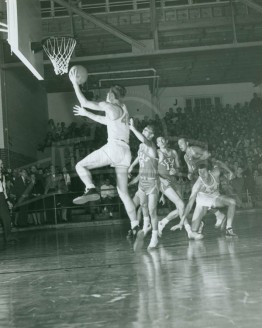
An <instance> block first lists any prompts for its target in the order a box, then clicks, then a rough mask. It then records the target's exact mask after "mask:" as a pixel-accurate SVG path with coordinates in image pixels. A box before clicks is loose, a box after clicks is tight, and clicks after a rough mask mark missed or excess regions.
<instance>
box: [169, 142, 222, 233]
mask: <svg viewBox="0 0 262 328" xmlns="http://www.w3.org/2000/svg"><path fill="white" fill-rule="evenodd" d="M178 146H179V148H180V150H181V151H182V152H184V153H185V154H184V159H185V162H186V164H187V168H188V175H187V177H188V179H189V180H190V181H191V183H192V186H193V184H194V183H195V181H196V179H197V178H198V172H197V167H198V164H200V163H203V162H207V160H210V156H211V154H210V152H209V151H207V150H206V149H203V148H201V147H199V146H190V145H189V142H188V140H187V138H184V137H183V138H179V139H178ZM215 216H216V224H215V227H216V228H221V227H222V226H223V223H224V222H225V220H226V217H225V215H224V213H222V212H221V211H219V210H217V211H215ZM202 228H203V222H202V227H201V228H200V232H201V230H202ZM174 229H175V227H174Z"/></svg>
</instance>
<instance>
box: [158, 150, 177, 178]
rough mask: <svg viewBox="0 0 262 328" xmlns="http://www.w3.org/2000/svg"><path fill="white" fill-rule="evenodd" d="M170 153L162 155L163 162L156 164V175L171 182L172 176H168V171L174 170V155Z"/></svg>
mask: <svg viewBox="0 0 262 328" xmlns="http://www.w3.org/2000/svg"><path fill="white" fill-rule="evenodd" d="M161 153H162V152H161ZM170 153H171V154H170V155H168V154H164V153H162V156H163V160H162V161H161V162H160V163H158V173H159V175H160V176H161V177H162V178H164V179H168V180H171V179H172V180H173V179H174V176H173V175H170V174H169V171H170V170H171V169H175V168H176V162H175V155H174V153H173V152H170Z"/></svg>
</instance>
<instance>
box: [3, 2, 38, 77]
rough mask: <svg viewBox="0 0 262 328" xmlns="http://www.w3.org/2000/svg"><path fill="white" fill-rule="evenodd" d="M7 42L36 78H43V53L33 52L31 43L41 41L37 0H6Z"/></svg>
mask: <svg viewBox="0 0 262 328" xmlns="http://www.w3.org/2000/svg"><path fill="white" fill-rule="evenodd" d="M6 6H7V25H8V43H9V44H10V46H11V51H12V52H13V53H14V54H15V55H16V56H17V57H18V58H19V59H20V60H21V61H22V62H23V63H24V64H25V65H26V66H27V67H28V69H29V70H30V71H31V72H32V73H33V74H34V75H35V76H36V78H37V79H38V80H43V79H44V64H43V53H42V51H40V52H35V53H34V52H33V51H32V50H31V44H32V43H38V42H41V41H42V22H41V9H40V1H39V0H7V3H6Z"/></svg>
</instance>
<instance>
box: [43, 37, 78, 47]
mask: <svg viewBox="0 0 262 328" xmlns="http://www.w3.org/2000/svg"><path fill="white" fill-rule="evenodd" d="M62 38H65V39H68V40H70V39H71V40H75V41H76V39H75V38H74V37H73V36H70V35H58V36H55V35H51V36H48V37H46V38H44V39H43V40H42V41H41V44H42V45H44V44H45V43H46V42H47V41H48V40H52V39H58V40H59V39H62Z"/></svg>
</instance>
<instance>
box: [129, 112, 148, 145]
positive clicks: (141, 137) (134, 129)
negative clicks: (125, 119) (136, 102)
mask: <svg viewBox="0 0 262 328" xmlns="http://www.w3.org/2000/svg"><path fill="white" fill-rule="evenodd" d="M129 128H130V130H131V131H132V132H133V133H134V135H135V136H136V137H137V139H138V140H140V141H141V142H142V143H145V142H146V138H145V137H144V136H143V134H142V133H141V132H139V131H137V129H136V128H135V126H134V120H133V119H132V118H130V120H129Z"/></svg>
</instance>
